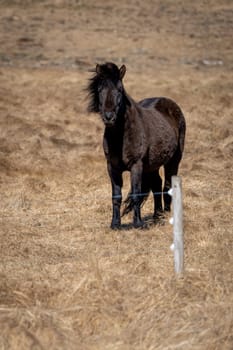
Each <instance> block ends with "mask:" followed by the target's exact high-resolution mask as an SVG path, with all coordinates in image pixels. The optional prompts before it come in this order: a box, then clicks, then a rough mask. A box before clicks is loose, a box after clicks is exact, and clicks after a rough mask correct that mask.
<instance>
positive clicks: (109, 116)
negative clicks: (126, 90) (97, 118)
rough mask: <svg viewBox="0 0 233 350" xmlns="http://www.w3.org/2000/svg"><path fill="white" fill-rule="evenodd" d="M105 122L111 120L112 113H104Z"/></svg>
mask: <svg viewBox="0 0 233 350" xmlns="http://www.w3.org/2000/svg"><path fill="white" fill-rule="evenodd" d="M105 118H106V120H111V119H112V118H113V112H105Z"/></svg>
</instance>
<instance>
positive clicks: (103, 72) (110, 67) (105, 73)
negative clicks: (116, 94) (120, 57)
mask: <svg viewBox="0 0 233 350" xmlns="http://www.w3.org/2000/svg"><path fill="white" fill-rule="evenodd" d="M97 75H98V76H99V78H100V79H104V80H105V79H107V80H111V81H113V82H114V83H117V82H118V81H119V80H120V70H119V68H118V67H117V65H115V64H114V63H111V62H107V63H105V64H101V65H99V69H98V72H97Z"/></svg>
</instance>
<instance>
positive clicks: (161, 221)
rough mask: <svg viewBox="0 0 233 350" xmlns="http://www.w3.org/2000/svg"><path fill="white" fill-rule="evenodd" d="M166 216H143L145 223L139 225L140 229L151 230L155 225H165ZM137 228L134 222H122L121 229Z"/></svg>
mask: <svg viewBox="0 0 233 350" xmlns="http://www.w3.org/2000/svg"><path fill="white" fill-rule="evenodd" d="M165 222H166V217H165V215H160V216H159V217H158V218H156V219H155V218H154V217H153V215H147V216H145V217H144V218H143V225H142V226H140V227H138V228H137V229H139V230H149V229H150V228H152V227H154V226H163V225H165ZM132 229H135V227H134V225H133V223H124V224H121V227H120V230H125V231H129V230H132Z"/></svg>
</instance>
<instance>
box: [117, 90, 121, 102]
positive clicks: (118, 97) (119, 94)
mask: <svg viewBox="0 0 233 350" xmlns="http://www.w3.org/2000/svg"><path fill="white" fill-rule="evenodd" d="M120 102H121V93H120V92H119V93H118V94H117V103H120Z"/></svg>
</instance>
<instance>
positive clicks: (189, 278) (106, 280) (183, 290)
mask: <svg viewBox="0 0 233 350" xmlns="http://www.w3.org/2000/svg"><path fill="white" fill-rule="evenodd" d="M28 3H30V2H28ZM80 4H81V2H80ZM101 4H102V2H101V1H100V2H99V3H98V5H96V6H97V7H96V8H95V7H92V6H86V5H85V4H83V5H80V6H81V7H80V8H79V11H77V12H74V16H73V17H72V16H71V14H73V7H72V6H76V5H77V4H76V3H75V2H69V6H68V7H67V8H66V7H64V8H62V6H63V5H64V3H63V2H62V1H61V2H56V4H55V5H54V4H52V2H44V5H43V6H45V7H43V6H42V5H41V6H42V7H41V6H39V5H38V4H36V5H35V6H37V7H36V10H37V18H38V17H41V20H40V23H41V28H40V29H38V28H37V27H36V28H37V31H36V32H33V31H32V33H34V34H32V38H34V40H35V42H36V43H37V44H38V45H37V46H36V45H34V46H33V45H32V46H30V45H28V47H27V42H26V41H23V40H21V41H20V44H17V45H21V46H22V45H25V47H24V48H23V52H24V53H25V57H24V58H17V57H21V56H19V54H18V55H16V53H17V52H16V51H17V50H21V49H22V48H20V47H21V46H20V47H18V46H16V47H15V48H14V45H13V44H14V43H15V42H17V39H18V36H19V35H20V36H22V35H23V34H24V35H25V33H21V32H20V33H18V31H20V30H21V29H20V28H21V27H17V25H16V24H17V23H19V22H20V21H22V22H23V23H24V24H25V26H30V25H32V28H33V25H34V27H35V25H36V24H35V23H37V22H36V21H38V19H35V18H34V17H35V14H34V15H33V13H34V10H35V8H34V7H33V6H32V5H31V6H29V7H28V9H27V11H26V12H25V9H22V8H21V7H20V5H19V4H18V3H17V2H14V4H13V5H12V6H7V5H4V3H3V4H1V6H2V9H4V11H5V12H3V11H2V12H0V13H1V16H2V33H4V30H5V33H6V36H5V37H4V36H3V35H2V34H1V35H0V38H1V40H2V43H3V46H4V47H5V48H6V52H7V53H8V55H9V57H10V58H9V59H10V60H12V64H7V65H6V61H4V60H3V61H1V62H3V63H2V64H1V66H0V194H1V203H0V243H1V259H0V279H1V283H0V348H1V349H4V350H5V349H17V350H18V349H71V350H72V349H82V350H85V349H86V350H94V349H101V350H102V349H112V350H113V349H117V350H121V349H122V350H128V349H135V350H137V349H138V350H143V349H145V350H152V349H156V350H157V349H158V350H174V349H179V350H184V349H185V350H186V349H192V350H193V349H194V350H218V349H221V350H222V349H223V350H231V349H232V347H233V336H232V335H233V276H232V265H233V258H232V256H233V255H232V248H233V245H232V243H233V241H232V217H233V216H232V204H233V201H232V186H233V171H232V156H233V141H232V131H233V127H232V113H233V102H232V101H233V98H232V97H233V90H232V87H233V86H232V79H233V76H232V70H231V68H232V66H231V63H230V60H229V57H230V56H229V55H230V54H229V43H230V41H231V39H230V38H229V37H228V34H227V33H228V32H227V30H226V28H228V27H227V26H226V24H225V22H224V21H222V20H221V18H222V17H221V16H220V14H222V13H225V12H224V11H225V9H228V11H230V9H229V8H228V4H227V2H225V1H222V2H221V3H219V4H218V5H216V4H215V3H214V2H212V5H213V6H212V12H213V13H211V14H209V5H208V6H207V5H204V4H202V3H201V2H200V3H199V2H197V3H195V4H192V3H191V2H187V7H186V12H185V11H184V13H183V15H182V16H184V17H182V16H181V13H182V11H181V8H182V6H181V3H179V5H180V6H181V7H180V10H179V11H178V12H176V9H175V8H174V5H173V3H172V2H170V1H166V2H165V5H164V6H165V7H164V9H162V8H159V6H158V4H159V3H158V4H157V5H156V6H157V7H156V6H155V8H153V11H155V12H156V11H158V13H160V15H161V16H158V17H157V22H156V23H157V26H158V28H157V31H155V32H151V31H150V30H149V29H150V28H154V27H153V23H154V21H153V18H154V17H153V15H154V13H153V11H152V10H150V8H151V7H150V6H151V3H150V1H149V0H148V1H145V2H144V7H143V8H142V7H141V11H142V12H141V14H140V15H139V13H138V12H137V11H136V9H135V6H133V5H132V3H131V2H129V4H128V5H127V6H128V7H129V8H128V7H127V6H126V5H122V9H120V8H119V4H118V2H115V1H114V0H111V1H110V2H108V4H109V5H108V6H110V7H108V6H107V7H106V6H105V5H104V4H105V3H104V2H103V4H102V5H101ZM46 6H47V7H46ZM77 6H78V5H77ZM98 6H99V7H98ZM214 6H215V7H214ZM51 8H52V10H51ZM44 9H46V11H45V10H44ZM113 9H115V11H120V10H121V12H117V13H118V14H119V13H121V15H122V16H118V17H117V18H118V21H121V24H122V26H123V27H124V28H125V32H124V33H123V34H122V35H121V34H119V33H118V34H116V33H115V34H114V32H113V34H111V35H110V34H106V35H105V31H104V30H103V31H101V33H100V34H101V39H102V41H101V43H100V42H97V41H96V38H97V37H99V35H100V34H99V32H98V31H97V29H98V28H102V27H101V25H102V23H103V16H104V15H105V14H106V13H107V14H109V11H110V13H112V10H113ZM16 10H17V15H16V12H15V11H16ZM50 10H51V12H50ZM131 10H132V11H131ZM95 11H97V12H95ZM151 11H152V12H151ZM163 11H165V12H163ZM221 11H222V12H221ZM139 12H140V11H139ZM96 13H97V14H98V15H96ZM165 14H166V16H165ZM218 14H219V15H218ZM95 15H96V16H95ZM12 16H13V17H12ZM14 16H16V17H17V16H18V17H17V18H14ZM33 16H34V17H33ZM141 16H145V17H144V18H145V23H146V24H145V27H144V32H143V33H141V36H142V37H140V35H139V29H140V28H141V27H139V24H140V25H141V24H142V22H143V20H142V17H141ZM176 16H177V17H176ZM179 16H181V18H182V19H183V26H184V27H182V26H180V27H179V30H178V29H176V28H177V23H178V19H179ZM205 16H207V17H208V20H209V22H208V23H210V24H209V25H213V26H214V27H213V28H214V29H215V28H216V27H215V26H217V28H218V30H219V32H220V33H221V35H223V36H225V41H223V40H219V38H218V37H214V38H215V39H213V37H212V36H211V39H210V40H213V41H212V43H210V42H209V41H208V42H207V43H206V41H205V40H206V32H205V30H206V28H205V27H202V25H201V23H204V22H202V21H203V18H206V17H205ZM219 16H220V17H219ZM138 17H139V18H140V21H141V22H140V21H139V24H138V27H137V22H134V24H133V25H132V27H129V26H128V21H127V19H128V20H130V19H132V18H138ZM87 18H89V19H90V22H89V23H91V24H90V27H89V28H85V26H84V27H83V26H82V23H84V22H85V20H86V19H87ZM111 18H113V17H111V16H108V17H107V23H108V24H109V26H110V28H112V29H114V26H115V25H116V22H115V21H116V18H115V17H114V19H113V20H112V21H111ZM227 18H228V17H227ZM189 19H190V21H189ZM213 19H215V22H211V20H213ZM62 20H63V21H65V22H64V23H65V24H64V23H63V22H62ZM169 20H170V22H169V23H170V26H171V27H169V28H170V29H169V32H167V31H166V30H165V29H166V28H167V26H166V24H167V21H169ZM82 21H84V22H82ZM9 23H13V24H12V26H11V27H10V28H13V29H11V32H10V34H11V35H10V34H9V32H6V28H8V31H9V30H10V29H9V27H7V26H8V25H9ZM20 23H21V22H20ZM86 23H88V22H86ZM229 23H230V22H229ZM4 25H5V27H4ZM76 26H77V28H78V30H77V29H76ZM17 28H18V29H17ZM45 28H47V31H48V33H47V36H46V30H45ZM182 28H183V29H182ZM184 29H185V30H184ZM194 29H195V30H196V32H195V33H196V34H195V33H194V36H192V33H193V30H194ZM159 30H160V32H159ZM59 33H61V37H60V39H59V38H58V34H59ZM65 33H66V34H67V36H68V38H69V39H70V42H68V43H67V46H65V44H66V39H65V38H64V37H65ZM90 33H93V38H92V37H91V35H90ZM208 33H209V34H210V33H211V31H210V30H209V32H208ZM168 34H169V35H168ZM127 35H130V36H131V37H132V38H133V40H134V41H133V42H132V41H130V40H129V37H128V36H127ZM111 36H114V38H115V39H116V43H115V44H114V43H113V42H112V38H111ZM157 36H158V38H160V39H161V41H162V42H163V43H162V44H161V45H162V46H161V47H158V46H154V47H153V45H154V44H153V45H152V43H155V42H156V40H155V39H156V38H157ZM168 37H169V40H168V43H169V45H168V46H166V44H165V42H166V38H168ZM5 38H6V39H5ZM87 38H89V40H90V41H89V42H88V44H87ZM90 38H91V39H90ZM39 39H41V41H40V40H39ZM76 39H77V40H79V43H80V47H79V49H80V52H79V54H78V55H79V56H80V57H82V56H83V57H84V58H83V61H82V64H81V63H80V64H81V65H80V66H75V69H74V67H73V66H72V65H71V66H69V64H68V63H69V62H70V61H69V60H68V61H66V60H64V62H63V63H62V58H64V57H65V53H64V51H63V52H62V51H59V50H61V47H60V46H63V47H64V46H65V47H66V50H67V55H68V54H70V55H71V56H72V54H73V52H74V51H75V49H74V47H73V46H72V44H73V45H74V43H75V40H76ZM150 39H151V40H152V41H151V40H150ZM4 40H5V41H4ZM6 40H8V41H6ZM182 40H184V41H183V42H184V45H185V49H186V55H187V56H189V57H190V60H191V63H188V64H183V63H179V62H181V61H179V59H180V52H184V48H183V49H181V51H180V46H179V45H180V43H181V42H182ZM41 42H42V44H43V45H42V44H41V45H42V46H43V50H44V51H43V52H44V54H46V63H45V61H44V60H45V58H44V59H38V60H39V64H38V66H35V57H34V56H33V55H34V53H35V51H36V50H40V48H39V47H40V46H39V43H41ZM22 43H23V44H22ZM110 44H111V46H110ZM59 45H60V46H59ZM205 45H206V47H207V48H208V50H209V55H210V56H211V55H213V56H214V55H215V54H216V52H217V51H218V48H221V55H222V57H221V58H222V59H223V61H224V65H223V66H219V67H218V66H217V67H211V68H209V67H204V66H203V64H202V63H200V64H199V63H198V57H200V56H201V54H202V53H203V52H205V53H206V51H205V50H204V49H205ZM135 46H136V47H139V48H140V47H143V50H141V51H140V50H138V51H134V50H135ZM90 47H93V50H92V51H91V50H90ZM104 47H112V51H111V52H110V51H107V52H106V51H104V50H105V49H103V48H104ZM76 49H77V48H76ZM20 52H21V51H20ZM93 52H95V57H98V55H99V56H100V57H101V55H103V56H104V58H106V59H109V58H111V57H113V58H114V57H115V56H116V57H120V56H117V53H118V52H120V55H126V58H125V59H126V60H128V61H127V62H126V65H128V66H129V69H128V73H127V76H126V82H125V85H126V88H127V91H128V92H129V93H130V94H131V95H132V96H133V97H135V98H137V99H140V98H142V97H145V96H151V95H166V96H169V97H172V98H174V99H175V100H176V101H177V102H178V103H179V104H180V105H181V106H182V108H183V110H184V113H185V115H186V119H187V126H188V129H187V141H186V149H185V156H184V159H183V161H182V165H181V169H180V174H181V176H182V180H183V192H184V216H185V217H184V223H185V274H184V277H183V278H181V279H177V278H176V277H175V275H174V269H173V256H172V253H171V252H170V250H169V247H170V244H171V243H172V228H171V226H170V225H169V223H168V218H169V216H167V217H166V220H165V222H164V225H160V226H153V225H152V226H150V227H149V229H148V230H136V229H133V228H132V227H131V226H130V223H131V217H130V216H127V217H126V218H124V221H123V223H124V226H123V229H122V230H121V231H119V232H118V231H117V232H116V231H111V230H110V229H109V224H110V216H111V193H110V183H109V179H108V177H107V172H106V165H105V160H104V157H103V152H102V132H103V126H102V123H101V121H100V120H99V118H98V117H96V116H88V115H87V114H86V111H85V108H86V102H85V96H84V93H83V88H84V87H85V84H86V81H87V79H88V77H89V76H90V74H89V73H88V72H87V70H88V68H89V66H91V65H93V64H94V63H95V62H94V61H95V58H93V57H92V55H93V54H94V53H93ZM148 52H149V53H148ZM21 53H22V52H21ZM162 54H163V55H164V56H163V57H160V56H161V55H162ZM151 55H152V56H153V60H154V62H155V63H156V65H158V66H159V69H157V67H156V65H154V64H153V60H152V59H151ZM80 57H79V59H80ZM122 57H123V59H124V56H122ZM158 57H160V58H159V59H158ZM56 59H57V60H58V61H59V60H60V61H59V62H60V63H59V65H58V64H57V65H58V67H57V66H56V65H55V64H53V63H54V62H55V61H56ZM54 60H55V61H54ZM164 60H165V61H164ZM4 62H5V63H4ZM36 62H37V61H36ZM67 62H68V63H67ZM90 62H91V64H90ZM163 62H165V63H163ZM192 62H194V64H192ZM84 63H85V64H86V65H84V66H83V64H84ZM142 63H143V68H141V64H142ZM196 64H197V66H196ZM67 65H68V66H67ZM128 182H129V178H128V175H127V174H126V175H125V187H124V195H126V194H127V192H128V188H129V184H128ZM151 212H152V200H151V198H150V199H149V200H148V202H147V203H146V204H145V206H144V208H143V216H150V214H151Z"/></svg>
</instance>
